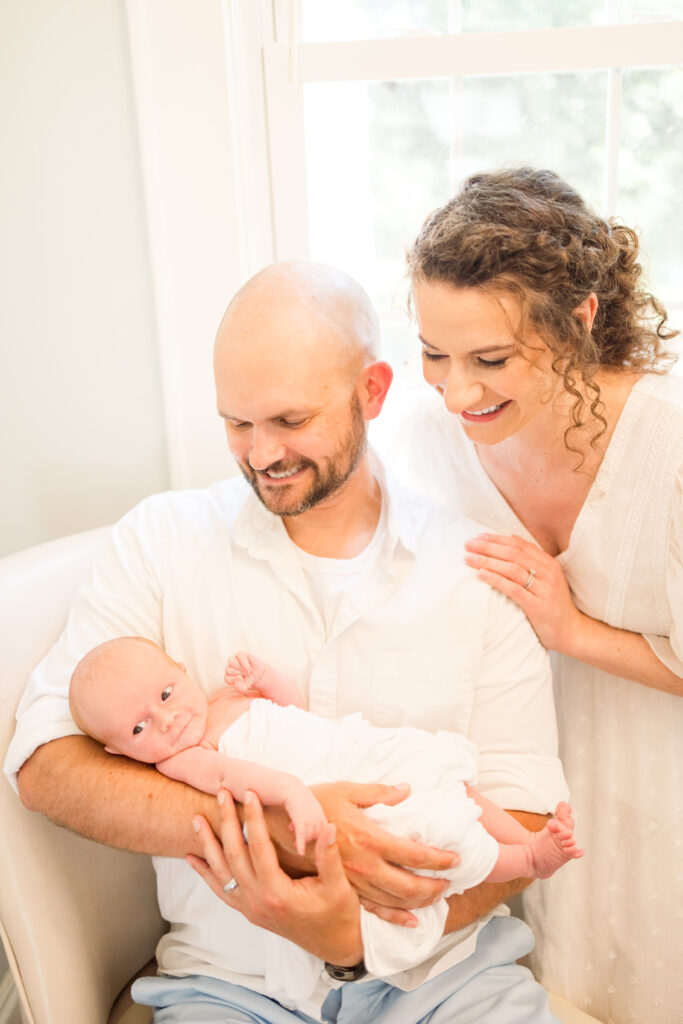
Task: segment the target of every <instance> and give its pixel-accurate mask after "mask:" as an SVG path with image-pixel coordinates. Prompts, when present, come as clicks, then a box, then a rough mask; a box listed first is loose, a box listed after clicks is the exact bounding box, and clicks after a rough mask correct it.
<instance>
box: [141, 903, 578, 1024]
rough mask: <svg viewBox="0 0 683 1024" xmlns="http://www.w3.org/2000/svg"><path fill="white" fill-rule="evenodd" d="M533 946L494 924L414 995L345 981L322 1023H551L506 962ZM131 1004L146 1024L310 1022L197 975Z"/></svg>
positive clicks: (540, 1001) (145, 991) (540, 999)
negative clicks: (149, 1017)
mask: <svg viewBox="0 0 683 1024" xmlns="http://www.w3.org/2000/svg"><path fill="white" fill-rule="evenodd" d="M533 944H534V940H533V936H532V934H531V932H530V930H529V929H528V928H527V926H526V925H525V924H524V923H523V922H522V921H519V920H517V918H514V917H495V918H493V920H491V921H489V923H488V924H487V925H486V926H485V927H484V928H482V930H481V932H480V933H479V935H478V938H477V948H476V950H475V951H474V953H472V955H471V956H469V957H468V958H467V959H466V960H463V962H462V963H460V964H457V965H456V966H455V967H451V968H450V970H447V971H444V972H443V973H442V974H439V975H438V976H437V977H436V978H434V979H432V981H427V982H425V984H424V985H421V986H420V987H419V988H418V989H414V990H413V991H412V992H404V991H403V990H402V989H399V988H394V987H393V986H392V985H387V984H386V982H384V981H370V982H365V983H364V984H360V983H357V982H348V983H347V984H346V985H342V986H341V988H338V989H332V990H331V991H330V993H329V995H328V996H327V998H326V999H325V1002H324V1003H323V1007H322V1011H321V1016H322V1017H323V1020H325V1021H329V1022H330V1024H364V1022H370V1021H372V1024H475V1022H477V1024H558V1021H557V1018H556V1017H555V1016H554V1015H553V1014H552V1013H551V1012H550V1008H549V1006H548V996H547V993H546V992H545V989H543V988H542V987H541V986H540V985H539V984H538V983H537V982H536V981H535V980H534V978H533V976H532V974H531V973H530V972H529V971H528V970H527V969H526V968H525V967H520V966H519V965H518V964H516V963H515V962H514V961H515V960H517V959H519V958H520V957H522V956H525V955H526V954H527V953H529V952H530V951H531V949H532V948H533ZM133 997H134V999H135V1000H136V1002H138V1003H144V1004H146V1005H148V1006H154V1007H155V1012H154V1024H180V1022H187V1024H216V1022H221V1024H310V1022H311V1018H310V1017H307V1016H306V1015H305V1014H303V1013H297V1012H296V1011H293V1010H286V1009H285V1008H284V1007H283V1006H281V1005H280V1004H279V1003H276V1002H275V1001H274V1000H272V999H269V998H268V997H267V996H264V995H261V994H259V993H258V992H252V991H251V989H248V988H243V987H242V986H241V985H232V984H230V982H227V981H218V980H216V979H214V978H207V977H205V976H194V977H190V978H169V977H156V978H140V979H139V980H138V981H136V982H135V984H134V986H133Z"/></svg>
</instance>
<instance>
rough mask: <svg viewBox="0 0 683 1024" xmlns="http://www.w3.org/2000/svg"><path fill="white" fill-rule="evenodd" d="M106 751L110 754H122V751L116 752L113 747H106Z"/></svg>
mask: <svg viewBox="0 0 683 1024" xmlns="http://www.w3.org/2000/svg"><path fill="white" fill-rule="evenodd" d="M104 749H105V750H106V751H107V753H108V754H120V753H121V751H120V750H114V748H113V747H105V748H104Z"/></svg>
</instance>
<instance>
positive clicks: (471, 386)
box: [439, 373, 484, 414]
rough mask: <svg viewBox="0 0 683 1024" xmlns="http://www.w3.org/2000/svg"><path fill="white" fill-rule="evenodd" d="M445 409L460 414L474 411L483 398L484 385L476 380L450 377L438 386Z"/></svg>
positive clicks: (452, 375) (451, 375)
mask: <svg viewBox="0 0 683 1024" xmlns="http://www.w3.org/2000/svg"><path fill="white" fill-rule="evenodd" d="M439 391H440V392H441V394H442V395H443V400H444V402H445V405H446V408H447V409H448V411H449V412H453V413H456V414H457V413H461V412H464V411H465V410H466V409H474V408H476V406H477V404H478V403H479V402H481V400H482V398H483V397H484V385H483V384H481V383H480V382H479V381H476V380H468V379H466V378H463V377H457V376H456V375H455V374H453V373H452V374H450V376H449V377H448V378H447V379H446V380H445V381H443V382H442V384H440V385H439Z"/></svg>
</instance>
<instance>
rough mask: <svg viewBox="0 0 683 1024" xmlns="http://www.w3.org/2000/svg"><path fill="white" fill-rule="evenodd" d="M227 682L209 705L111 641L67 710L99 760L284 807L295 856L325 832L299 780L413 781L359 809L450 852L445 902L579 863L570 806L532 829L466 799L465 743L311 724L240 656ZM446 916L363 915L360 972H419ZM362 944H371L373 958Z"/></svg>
mask: <svg viewBox="0 0 683 1024" xmlns="http://www.w3.org/2000/svg"><path fill="white" fill-rule="evenodd" d="M225 683H226V685H225V686H223V687H222V688H221V689H219V690H218V691H217V692H216V693H215V694H213V695H212V696H211V697H210V698H208V699H207V698H206V697H205V695H204V694H203V693H202V691H201V690H200V689H199V687H198V686H197V685H196V684H195V683H194V682H193V681H192V680H191V679H190V677H189V675H188V673H187V671H186V669H185V666H184V665H183V664H182V663H181V662H176V661H173V659H172V658H170V657H169V656H168V655H167V654H165V653H164V652H163V651H162V650H161V649H160V648H159V647H157V646H156V644H153V643H152V642H151V641H149V640H146V639H144V638H141V637H122V638H119V639H116V640H109V641H107V642H106V643H103V644H101V645H99V646H98V647H96V648H94V650H92V651H90V652H89V653H88V654H86V655H85V657H84V658H83V659H82V660H81V661H80V662H79V664H78V665H77V667H76V669H75V671H74V674H73V676H72V679H71V687H70V692H69V702H70V706H71V712H72V715H73V718H74V721H75V722H76V724H77V725H78V727H79V728H80V729H82V730H83V731H84V732H86V733H88V734H89V735H90V736H92V737H93V738H95V739H96V740H99V741H100V742H101V743H103V744H104V745H105V748H106V750H107V751H109V753H112V754H124V755H126V756H127V757H131V758H134V759H135V760H138V761H144V762H147V763H149V764H155V765H156V767H157V769H158V770H159V771H160V772H163V773H164V774H165V775H168V776H170V777H171V778H174V779H179V780H180V781H182V782H186V783H188V784H189V785H191V786H194V787H195V788H196V789H200V790H203V791H205V792H207V793H217V792H218V790H219V789H220V788H225V789H228V790H230V792H231V793H232V794H233V796H234V797H235V799H237V800H238V801H243V800H244V796H245V792H246V791H247V790H248V789H250V790H253V791H254V792H255V793H256V794H257V795H258V797H259V799H260V800H261V802H262V803H264V804H278V805H282V806H283V807H284V808H285V810H286V811H287V814H288V815H289V817H290V821H291V826H290V827H291V828H292V829H293V830H294V833H295V837H296V846H297V849H298V851H299V852H300V853H303V852H304V850H305V847H306V844H307V843H308V842H310V841H311V840H313V839H315V838H316V837H317V835H318V833H319V831H320V828H321V827H322V825H323V824H324V822H325V816H324V813H323V810H322V807H321V806H320V804H319V803H318V801H317V800H316V798H315V797H314V795H313V793H312V792H311V791H310V789H309V788H308V786H307V785H306V784H305V783H308V784H313V783H320V782H328V781H335V780H337V779H344V780H347V781H353V782H385V783H397V782H403V781H408V782H409V783H410V784H411V795H410V796H409V797H408V798H407V799H406V800H405V801H403V803H401V804H399V805H397V806H395V807H384V806H382V805H378V806H375V807H372V808H369V809H368V810H367V811H366V813H368V814H369V815H370V816H371V817H373V819H374V820H375V821H379V823H380V824H382V825H383V826H384V827H386V828H388V829H390V830H391V831H393V832H394V833H396V834H401V835H408V836H411V837H414V838H420V839H422V840H423V841H424V842H427V843H431V844H432V845H435V846H440V847H441V848H444V849H452V850H454V851H456V852H457V853H458V854H459V855H460V863H459V864H458V865H456V866H455V867H454V868H452V869H450V870H449V871H448V872H444V875H445V877H447V878H448V879H449V880H450V882H451V885H450V887H449V889H448V890H446V893H445V895H448V894H450V893H451V892H462V891H463V890H464V889H466V888H471V887H473V886H475V885H477V884H479V882H481V881H484V880H489V881H494V882H502V881H508V880H510V879H514V878H546V877H548V876H549V875H551V874H553V873H554V872H555V871H556V870H557V869H558V868H559V867H561V866H562V865H563V864H565V863H566V862H567V861H568V860H570V859H572V858H574V857H581V856H582V855H583V851H582V850H579V848H578V846H577V843H576V840H575V838H574V832H573V821H572V819H571V810H570V807H569V805H568V804H566V803H561V804H559V805H558V807H557V809H556V812H555V817H554V818H552V819H551V820H550V821H549V822H548V823H547V825H546V826H545V828H544V829H543V830H542V831H541V832H536V833H534V832H529V831H527V830H526V829H525V828H523V826H522V825H520V824H519V823H518V822H517V821H516V820H515V819H514V818H512V817H511V816H510V815H509V814H507V813H506V812H505V811H503V810H502V809H501V808H499V807H497V806H496V805H495V804H493V803H492V802H491V801H489V800H487V799H486V798H485V797H483V796H482V795H481V794H479V793H477V792H476V790H474V789H473V788H472V786H471V783H473V782H474V781H475V779H476V749H475V748H474V746H473V745H472V744H471V743H470V742H469V740H467V739H466V738H465V737H463V736H459V735H457V734H455V733H450V732H439V733H436V734H432V733H429V732H426V731H424V730H421V729H413V728H410V727H406V726H403V727H400V728H394V729H387V728H378V727H376V726H373V725H371V724H370V723H369V722H367V721H366V720H365V719H363V718H362V716H361V715H360V714H357V715H347V716H345V717H344V718H341V719H338V720H336V721H330V720H328V719H323V718H320V717H318V716H316V715H312V714H310V713H309V712H307V711H305V710H304V709H303V701H302V698H301V694H300V693H299V691H298V690H297V688H296V686H295V685H294V684H293V683H292V682H291V681H290V680H289V679H287V678H286V677H285V676H284V675H282V674H281V673H280V672H278V671H276V670H275V669H274V668H272V667H271V666H269V665H267V664H266V663H265V662H263V661H261V660H260V659H258V658H255V657H253V656H252V655H248V654H244V653H240V654H238V655H235V656H234V657H232V658H230V659H229V660H228V663H227V667H226V670H225ZM264 698H265V699H264ZM285 769H294V770H295V771H296V773H297V774H296V775H294V774H291V773H290V772H289V771H286V770H285ZM440 905H441V906H440ZM446 912H447V907H446V903H445V900H443V899H442V900H440V901H439V904H436V905H434V906H432V907H427V908H423V909H422V910H419V911H417V912H416V916H417V917H418V918H420V916H421V915H422V917H423V918H424V920H425V922H426V921H429V925H428V926H427V924H425V927H424V928H421V929H420V928H419V929H405V928H399V927H398V926H396V925H391V924H388V923H387V922H384V921H381V920H380V919H379V918H376V917H373V915H369V914H367V913H366V912H365V911H363V912H362V914H363V919H362V930H363V936H364V946H365V959H366V965H367V966H368V968H369V969H370V970H371V971H373V973H375V974H380V975H381V976H385V977H386V976H387V975H390V974H392V973H395V972H396V971H398V970H403V969H405V968H406V967H409V966H412V964H414V963H417V962H421V961H422V960H423V959H424V958H425V957H426V956H427V955H428V953H429V949H428V950H427V953H425V952H424V947H425V943H427V944H431V947H433V946H434V945H436V942H437V941H438V939H439V938H440V936H441V931H442V927H443V922H444V920H445V915H446ZM435 915H436V916H435ZM369 918H372V921H368V919H369ZM387 928H389V929H391V931H392V933H394V934H393V935H392V938H393V941H392V942H391V943H390V944H389V945H390V948H389V949H387V943H386V942H385V941H384V940H383V941H382V942H381V943H380V944H379V945H378V944H377V943H375V942H372V932H373V930H376V929H379V930H380V931H383V930H385V929H387ZM425 929H426V930H425ZM416 933H417V934H416ZM399 935H402V936H403V939H402V940H401V941H397V937H398V936H399ZM416 943H417V944H418V945H419V946H420V949H419V950H418V949H417V948H416ZM370 946H371V947H377V949H376V956H374V957H373V954H372V952H371V951H370V949H369V947H370ZM380 946H381V953H380V949H379V947H380ZM406 946H409V947H410V949H409V950H406V949H405V947H406ZM299 952H301V954H302V956H304V957H309V955H308V954H304V953H303V951H299ZM310 959H314V958H310Z"/></svg>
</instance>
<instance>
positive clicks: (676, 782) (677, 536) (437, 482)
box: [388, 374, 683, 1024]
mask: <svg viewBox="0 0 683 1024" xmlns="http://www.w3.org/2000/svg"><path fill="white" fill-rule="evenodd" d="M414 397H415V399H416V401H415V403H414V408H412V409H411V411H410V413H409V415H408V416H407V417H406V414H405V406H404V411H403V422H404V424H405V428H406V429H397V430H396V431H395V432H394V433H393V436H392V443H391V448H392V451H391V452H389V453H388V455H389V461H390V462H391V463H393V466H394V469H395V471H396V472H397V475H399V476H400V477H402V478H403V480H404V481H405V482H407V483H410V484H411V485H412V486H413V487H417V488H418V489H419V490H421V491H423V492H426V493H430V494H431V495H432V496H433V497H435V498H436V499H437V500H440V501H441V502H443V503H446V504H448V505H451V506H453V507H456V508H458V509H459V510H461V511H464V512H465V514H466V515H468V516H470V517H471V518H473V519H475V520H479V521H481V522H484V523H488V524H489V525H490V527H491V528H492V529H493V530H495V531H496V532H499V533H506V534H507V533H516V534H518V535H520V536H523V537H526V538H527V539H529V540H533V538H532V537H531V536H530V535H529V533H528V532H527V531H526V530H525V528H524V526H523V525H522V524H521V522H520V521H519V520H518V519H517V517H516V515H515V514H514V512H513V511H512V509H511V508H510V506H509V505H508V504H507V502H506V501H505V499H504V498H503V497H502V495H501V494H500V492H499V491H498V490H497V489H496V487H495V486H494V484H493V483H492V482H491V480H490V479H489V477H488V476H487V475H486V473H485V471H484V469H483V467H482V465H481V463H480V461H479V458H478V455H477V452H476V449H475V448H474V445H473V444H471V442H470V441H469V440H468V439H467V437H466V435H465V433H464V431H463V429H462V427H461V425H460V423H459V421H458V420H457V418H456V417H455V416H452V415H450V414H449V413H448V412H447V411H446V409H445V407H444V404H443V402H442V401H441V399H440V398H439V397H438V396H437V395H436V394H435V393H434V392H430V393H428V394H425V393H420V394H419V396H417V395H416V396H414ZM558 560H559V562H560V564H561V565H562V568H563V570H564V572H565V574H566V577H567V580H568V582H569V585H570V587H571V589H572V592H573V594H574V598H575V600H576V603H577V605H578V607H579V608H580V609H581V610H582V611H584V612H585V613H587V614H588V615H591V616H592V617H594V618H597V619H601V620H602V621H604V622H607V623H609V624H610V625H612V626H616V627H618V628H622V629H627V630H631V631H634V632H638V633H642V634H643V635H644V636H645V637H646V639H647V640H648V642H649V643H650V645H651V647H652V648H653V650H654V651H655V653H656V655H657V656H658V657H659V658H660V660H661V661H663V662H664V663H665V664H666V665H667V666H668V667H669V668H670V669H671V670H672V671H673V672H675V673H676V674H678V675H681V676H683V379H681V378H680V377H676V376H671V375H668V376H659V375H654V374H647V375H645V376H644V377H642V378H641V379H640V380H639V381H638V382H637V384H636V386H635V387H634V389H633V391H632V393H631V394H630V396H629V398H628V401H627V403H626V405H625V407H624V409H623V411H622V413H621V416H620V418H619V421H618V423H617V425H616V428H615V430H614V433H613V435H612V439H611V442H610V444H609V447H608V450H607V452H606V454H605V457H604V459H603V462H602V465H601V467H600V470H599V472H598V474H597V477H596V479H595V481H594V483H593V485H592V487H591V489H590V492H589V494H588V497H587V499H586V501H585V503H584V505H583V507H582V509H581V512H580V513H579V516H578V518H577V520H576V523H575V526H574V529H573V531H572V534H571V538H570V542H569V546H568V548H567V550H566V551H564V552H563V553H562V554H560V555H559V556H558ZM553 666H554V672H555V685H556V704H557V715H558V725H559V732H560V756H561V758H562V761H563V764H564V769H565V774H566V777H567V781H568V783H569V788H570V792H571V799H572V805H573V808H574V811H575V817H576V821H577V835H578V837H579V838H580V841H581V843H582V845H583V846H585V849H586V856H585V857H584V859H583V860H582V861H579V862H577V863H576V864H572V865H571V868H570V869H568V870H564V871H559V872H558V873H557V874H556V875H555V876H554V877H553V878H552V879H549V880H548V881H545V882H536V883H534V884H533V885H532V886H531V888H530V889H529V890H527V892H526V894H525V915H526V918H527V920H528V922H529V924H530V925H531V927H532V929H533V931H534V933H535V935H536V950H535V953H534V955H533V962H532V967H533V970H534V972H535V974H536V976H537V978H538V979H539V980H540V981H542V982H543V984H544V985H546V986H547V987H548V988H550V989H552V990H554V991H556V992H559V993H561V994H562V995H564V996H566V997H567V998H568V999H569V1000H571V1001H572V1002H574V1003H576V1004H578V1005H579V1006H581V1007H583V1009H585V1010H586V1011H588V1012H590V1013H591V1014H593V1015H594V1016H596V1017H598V1018H599V1019H600V1020H602V1021H605V1022H606V1024H630V1022H637V1024H680V1022H682V1021H683V812H682V809H681V803H682V799H681V788H682V784H683V698H681V697H675V696H672V695H669V694H666V693H663V692H661V691H658V690H654V689H651V688H649V687H646V686H642V685H639V684H637V683H633V682H629V681H627V680H624V679H619V678H617V677H616V676H613V675H609V674H608V673H606V672H602V671H599V670H598V669H596V668H593V667H591V666H590V665H586V664H583V663H581V662H578V661H575V660H574V659H572V658H568V657H563V656H559V655H554V656H553Z"/></svg>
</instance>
